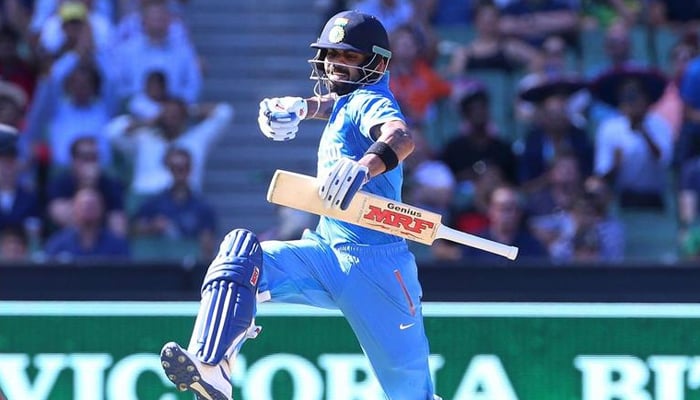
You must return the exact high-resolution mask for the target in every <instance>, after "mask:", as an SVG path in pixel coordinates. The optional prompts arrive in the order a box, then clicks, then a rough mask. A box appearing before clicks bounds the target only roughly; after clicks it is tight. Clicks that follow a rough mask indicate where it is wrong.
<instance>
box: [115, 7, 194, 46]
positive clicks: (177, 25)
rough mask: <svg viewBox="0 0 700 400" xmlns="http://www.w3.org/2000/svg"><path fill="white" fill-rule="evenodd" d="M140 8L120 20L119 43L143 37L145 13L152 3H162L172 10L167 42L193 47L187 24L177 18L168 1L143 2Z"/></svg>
mask: <svg viewBox="0 0 700 400" xmlns="http://www.w3.org/2000/svg"><path fill="white" fill-rule="evenodd" d="M139 3H140V4H139V7H138V8H135V9H134V10H132V11H130V12H128V13H127V14H126V15H124V16H123V17H121V18H120V20H119V24H118V25H117V29H116V30H117V33H116V34H117V42H118V43H122V42H125V41H128V40H129V39H132V38H133V37H135V36H141V35H143V28H144V22H143V13H144V10H145V9H146V8H147V6H149V5H150V4H151V3H162V4H163V5H165V6H166V7H168V8H169V9H170V10H171V14H170V15H171V18H170V23H169V25H168V34H167V37H168V38H167V40H168V41H170V42H172V43H182V44H183V45H186V46H192V41H191V40H190V37H189V32H188V30H187V26H186V24H185V22H184V21H183V20H182V19H181V18H180V17H179V16H177V15H176V14H175V13H174V12H173V10H172V8H173V7H171V5H170V4H169V2H168V0H141V1H139Z"/></svg>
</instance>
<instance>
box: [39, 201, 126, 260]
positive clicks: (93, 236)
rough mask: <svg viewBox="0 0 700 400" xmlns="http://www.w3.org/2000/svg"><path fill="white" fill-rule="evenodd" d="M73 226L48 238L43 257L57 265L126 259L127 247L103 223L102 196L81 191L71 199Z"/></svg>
mask: <svg viewBox="0 0 700 400" xmlns="http://www.w3.org/2000/svg"><path fill="white" fill-rule="evenodd" d="M72 215H73V225H72V226H69V227H66V228H63V229H61V230H59V231H58V232H56V233H54V234H53V235H51V236H50V237H49V239H48V241H47V243H46V246H45V250H46V255H47V257H49V258H50V259H54V260H57V261H85V260H95V259H102V260H104V259H112V260H113V259H120V258H128V257H129V243H128V242H127V240H126V239H125V238H123V237H120V236H117V235H116V234H114V233H112V232H111V231H110V230H109V229H108V228H107V226H106V225H105V223H104V219H105V213H104V203H103V201H102V196H100V193H99V192H98V191H97V190H95V189H94V188H89V187H87V188H82V189H80V190H78V191H77V192H76V194H75V196H74V197H73V211H72Z"/></svg>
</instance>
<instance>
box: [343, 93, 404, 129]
mask: <svg viewBox="0 0 700 400" xmlns="http://www.w3.org/2000/svg"><path fill="white" fill-rule="evenodd" d="M359 103H360V104H359V105H360V107H358V109H357V114H356V115H355V118H356V122H357V126H359V128H360V133H361V134H362V136H365V137H368V138H370V139H371V138H372V136H371V134H370V130H371V129H372V128H373V127H375V126H377V125H380V124H383V123H386V122H389V121H396V120H401V121H404V120H405V118H404V116H403V114H402V113H401V110H400V109H399V106H398V104H397V102H396V100H394V99H393V98H390V97H385V96H365V97H363V98H362V101H361V102H359Z"/></svg>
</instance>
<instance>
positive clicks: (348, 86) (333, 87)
mask: <svg viewBox="0 0 700 400" xmlns="http://www.w3.org/2000/svg"><path fill="white" fill-rule="evenodd" d="M326 86H327V87H328V91H330V92H331V93H335V94H337V95H338V96H343V95H346V94H348V93H350V92H352V91H353V90H355V89H357V88H358V87H360V85H358V84H356V83H347V82H336V81H332V80H330V79H329V80H328V81H326Z"/></svg>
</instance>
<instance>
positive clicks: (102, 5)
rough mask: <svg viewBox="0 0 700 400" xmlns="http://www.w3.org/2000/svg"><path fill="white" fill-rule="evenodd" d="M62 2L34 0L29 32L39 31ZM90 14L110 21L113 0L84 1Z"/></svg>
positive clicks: (112, 13) (60, 0)
mask: <svg viewBox="0 0 700 400" xmlns="http://www.w3.org/2000/svg"><path fill="white" fill-rule="evenodd" d="M62 2H63V0H34V1H33V3H34V4H33V6H34V9H33V13H32V19H31V21H30V23H29V30H30V31H31V32H32V33H33V34H37V35H38V32H40V31H41V28H42V27H43V26H44V25H46V23H47V22H48V21H49V20H50V18H51V17H52V16H53V15H54V14H56V12H57V11H58V10H59V9H60V6H61V3H62ZM84 3H85V5H86V6H87V7H88V9H89V10H90V12H91V13H94V14H97V15H100V16H101V17H102V18H105V19H106V20H107V21H112V20H113V16H114V12H115V10H114V3H115V2H114V1H113V0H88V1H84Z"/></svg>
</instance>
